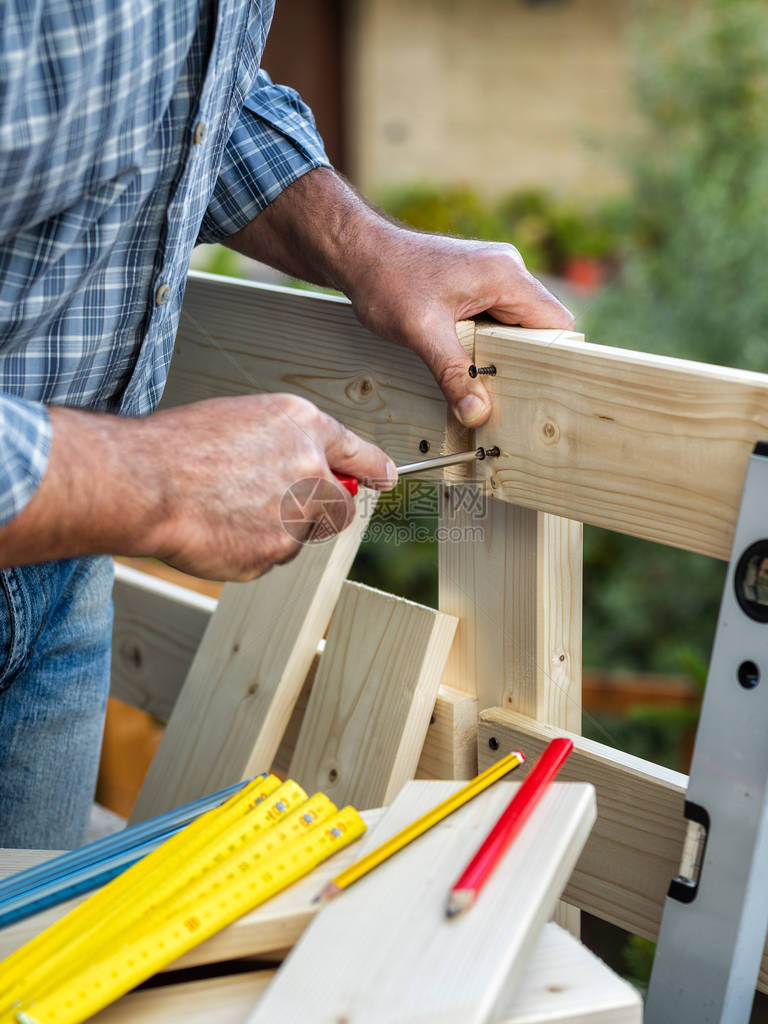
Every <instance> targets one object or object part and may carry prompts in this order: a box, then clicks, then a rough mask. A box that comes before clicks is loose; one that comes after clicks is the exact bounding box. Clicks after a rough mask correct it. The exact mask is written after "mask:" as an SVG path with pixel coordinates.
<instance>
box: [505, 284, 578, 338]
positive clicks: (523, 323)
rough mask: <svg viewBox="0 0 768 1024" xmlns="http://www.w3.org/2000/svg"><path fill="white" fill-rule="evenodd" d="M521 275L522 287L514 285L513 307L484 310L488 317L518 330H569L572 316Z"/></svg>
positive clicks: (541, 285) (572, 321) (552, 297)
mask: <svg viewBox="0 0 768 1024" xmlns="http://www.w3.org/2000/svg"><path fill="white" fill-rule="evenodd" d="M523 273H524V275H525V281H524V285H525V287H523V288H521V287H520V283H519V282H518V285H517V289H516V293H515V301H514V303H510V304H509V305H508V304H507V303H504V302H502V303H499V305H498V306H494V307H492V308H491V309H489V310H488V312H489V313H490V314H491V316H493V317H495V318H496V319H497V320H500V321H501V322H502V323H505V324H518V325H519V326H520V327H539V328H542V329H552V328H554V329H560V330H566V331H568V330H571V329H572V327H573V323H574V319H575V318H574V316H573V313H571V311H570V310H569V309H568V308H567V307H566V306H564V305H563V304H562V302H560V300H559V299H557V298H556V297H555V296H554V295H553V294H552V292H550V291H549V290H548V289H547V288H545V287H544V285H543V284H542V283H541V281H539V280H537V279H536V278H535V277H534V276H533V275H532V274H530V273H529V272H528V271H527V270H524V271H523Z"/></svg>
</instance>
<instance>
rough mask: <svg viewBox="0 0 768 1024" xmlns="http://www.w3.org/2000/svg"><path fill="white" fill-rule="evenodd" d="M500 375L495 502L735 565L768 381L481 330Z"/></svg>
mask: <svg viewBox="0 0 768 1024" xmlns="http://www.w3.org/2000/svg"><path fill="white" fill-rule="evenodd" d="M475 347H476V355H477V359H478V361H480V360H485V361H488V362H492V363H494V364H495V365H496V367H497V371H498V372H497V375H496V376H495V377H489V378H487V381H488V388H489V390H490V391H491V393H492V395H493V396H494V404H493V408H492V413H491V418H490V420H489V422H488V423H487V424H486V425H485V426H484V427H482V428H481V429H480V430H478V431H477V439H478V443H479V444H483V443H485V444H498V445H499V446H500V447H501V449H502V456H501V458H499V459H495V460H493V465H492V466H491V464H490V462H487V463H485V464H484V465H482V466H481V467H480V472H481V473H482V475H483V476H484V477H486V478H487V479H488V482H489V484H490V482H491V481H492V482H493V484H494V485H495V490H494V494H495V495H497V496H499V497H503V498H504V499H506V500H507V501H511V502H514V503H516V504H518V505H525V506H528V507H532V508H537V509H540V510H542V511H545V512H553V513H556V514H558V515H565V516H570V517H572V518H575V519H579V520H582V521H583V522H586V523H593V524H594V525H596V526H603V527H606V528H608V529H611V530H618V531H620V532H623V533H629V534H633V535H634V536H637V537H645V538H647V539H649V540H655V541H659V542H661V543H663V544H670V545H672V546H673V547H680V548H685V549H686V550H690V551H698V552H701V553H702V554H707V555H713V556H714V557H716V558H723V559H727V558H728V557H729V556H730V549H731V541H732V536H733V529H734V526H735V523H736V517H737V514H738V509H739V502H740V499H741V492H742V488H743V485H744V475H745V472H746V468H747V459H748V458H749V455H750V453H751V451H752V448H753V447H754V444H755V442H756V441H758V440H761V439H763V438H765V437H768V376H766V375H763V374H757V373H749V372H747V371H745V370H736V369H730V368H725V367H720V366H710V365H705V364H703V363H693V362H688V361H684V360H678V359H669V358H665V357H663V356H656V355H650V354H647V353H642V352H631V351H627V350H624V349H616V348H608V347H607V346H602V345H584V344H581V343H580V342H579V341H578V340H577V339H576V338H574V337H573V336H572V335H569V334H567V333H563V332H559V331H524V330H522V329H520V328H510V327H502V326H498V325H493V326H490V325H487V324H484V325H481V326H478V328H477V331H476V336H475Z"/></svg>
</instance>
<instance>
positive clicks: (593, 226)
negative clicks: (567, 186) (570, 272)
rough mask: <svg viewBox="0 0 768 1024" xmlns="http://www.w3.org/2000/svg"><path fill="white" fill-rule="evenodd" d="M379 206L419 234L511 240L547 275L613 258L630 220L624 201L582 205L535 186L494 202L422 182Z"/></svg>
mask: <svg viewBox="0 0 768 1024" xmlns="http://www.w3.org/2000/svg"><path fill="white" fill-rule="evenodd" d="M380 203H381V206H382V209H384V210H385V211H386V212H387V213H389V214H390V215H391V216H393V217H397V218H398V219H399V220H402V221H404V222H405V223H406V224H410V225H411V226H412V227H415V228H418V229H419V230H420V231H437V232H441V233H443V234H449V235H461V236H463V237H465V238H481V239H492V240H495V241H503V242H512V243H513V244H514V245H516V246H517V248H518V249H519V250H520V253H521V254H522V256H523V259H524V260H525V262H526V264H527V265H528V267H530V269H531V270H534V271H538V272H539V273H549V274H560V273H563V272H564V270H565V269H566V267H567V264H568V261H569V260H571V259H575V258H582V259H584V258H588V259H597V260H602V261H608V262H610V261H613V260H615V259H616V258H617V257H618V254H619V249H620V244H621V240H622V238H623V236H624V234H625V225H626V223H627V222H628V219H629V213H628V211H627V204H626V201H625V200H623V199H622V200H616V199H611V200H605V201H602V202H600V203H594V204H592V205H591V206H585V205H584V204H583V203H582V204H576V203H569V202H566V201H564V200H562V199H559V198H557V197H555V196H552V195H550V194H548V193H547V192H545V191H543V190H541V189H536V188H531V189H522V190H520V191H517V192H512V193H510V194H509V195H507V196H504V197H503V198H502V199H500V200H499V201H498V202H495V203H492V202H489V201H487V200H485V199H484V198H483V197H482V196H481V195H480V193H479V192H478V191H476V190H475V189H473V188H471V187H470V186H468V185H459V186H451V185H446V186H437V185H429V184H424V183H421V184H411V185H404V186H400V187H398V188H396V189H390V190H389V191H387V192H385V193H384V194H383V195H382V196H381V197H380Z"/></svg>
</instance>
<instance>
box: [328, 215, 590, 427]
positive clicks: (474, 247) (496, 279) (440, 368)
mask: <svg viewBox="0 0 768 1024" xmlns="http://www.w3.org/2000/svg"><path fill="white" fill-rule="evenodd" d="M347 294H348V295H349V297H350V299H351V300H352V305H353V307H354V309H355V312H356V313H357V316H358V317H359V319H360V320H361V321H362V322H363V323H364V324H365V325H366V326H367V327H370V328H371V330H372V331H374V332H375V333H376V334H378V335H379V336H380V337H382V338H387V339H389V340H390V341H396V342H399V343H400V344H403V345H408V346H409V347H410V348H412V349H413V350H414V351H415V352H418V354H419V355H420V356H421V357H422V359H423V360H424V362H425V363H426V364H427V366H428V367H429V368H430V370H431V371H432V373H433V374H434V376H435V380H436V381H437V383H438V384H439V385H440V387H441V389H442V391H443V394H444V395H445V397H446V399H447V400H448V402H449V404H450V406H451V408H452V409H453V412H454V415H455V416H456V417H457V418H458V419H459V420H460V421H461V422H462V423H463V424H464V425H465V426H467V427H473V426H479V425H480V424H481V423H484V422H485V421H486V420H487V419H488V416H489V414H490V411H491V410H490V404H489V400H488V392H487V391H486V389H485V387H484V385H483V383H482V381H481V380H480V379H479V378H476V379H475V380H472V378H471V377H470V376H469V373H468V370H469V366H470V363H471V360H470V359H468V358H467V355H466V353H465V351H464V349H463V348H462V346H461V345H460V344H459V341H458V338H457V337H456V323H457V321H459V320H464V319H466V318H468V317H471V316H475V314H477V313H484V312H487V313H490V314H491V316H494V317H496V319H497V320H501V321H502V322H503V323H507V324H519V325H520V326H522V327H556V328H569V327H570V326H571V324H572V323H573V317H572V316H571V314H570V313H569V312H568V310H567V309H566V308H565V306H563V305H561V304H560V302H558V300H557V299H556V298H555V297H554V296H553V295H551V294H550V293H549V292H548V291H547V289H546V288H545V287H544V285H542V284H541V283H540V282H539V281H537V280H536V278H535V277H532V276H531V274H529V273H528V271H527V270H526V269H525V264H524V263H523V260H522V257H521V256H520V253H519V252H518V251H517V249H515V248H514V246H511V245H504V244H502V243H498V242H475V241H471V240H465V239H459V238H445V237H442V236H440V235H425V234H417V233H415V232H412V231H406V230H401V231H400V232H399V236H398V237H395V238H394V239H392V244H391V245H390V247H389V248H388V249H386V250H383V251H382V255H381V258H379V259H377V260H376V261H375V262H374V263H373V264H372V265H364V266H361V267H359V268H356V272H355V273H354V275H353V276H352V278H351V281H350V284H349V286H348V292H347Z"/></svg>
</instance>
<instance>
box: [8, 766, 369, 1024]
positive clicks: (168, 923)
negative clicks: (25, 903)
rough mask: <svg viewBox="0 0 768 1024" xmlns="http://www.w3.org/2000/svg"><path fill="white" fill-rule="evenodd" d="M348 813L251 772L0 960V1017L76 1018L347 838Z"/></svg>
mask: <svg viewBox="0 0 768 1024" xmlns="http://www.w3.org/2000/svg"><path fill="white" fill-rule="evenodd" d="M364 831H365V824H364V822H363V820H362V818H361V817H360V816H359V814H358V813H357V811H355V810H354V808H352V807H346V808H344V809H343V810H341V811H339V810H337V809H336V807H335V805H334V804H333V803H332V802H331V801H330V800H329V799H328V798H327V797H326V796H324V795H323V794H322V793H318V794H316V795H315V796H313V797H312V798H311V799H307V796H306V793H304V791H303V790H302V789H301V787H300V786H298V785H296V783H295V782H291V781H288V782H285V783H282V784H281V783H280V781H279V780H278V779H277V778H275V777H274V776H269V777H268V778H267V779H257V780H255V781H254V783H252V784H251V785H250V786H248V787H246V788H245V789H243V790H241V791H240V792H239V793H237V794H236V795H235V796H234V797H233V798H231V799H230V800H229V801H227V803H225V804H223V805H222V806H221V807H218V808H214V809H213V810H212V811H209V812H208V813H207V814H205V815H202V816H201V817H200V818H199V819H197V821H195V822H193V823H192V824H191V825H189V826H188V827H187V828H186V829H184V830H182V831H181V832H179V833H177V834H176V835H175V836H173V837H172V838H171V839H169V840H168V842H167V843H165V844H164V845H163V846H161V847H158V849H157V850H155V851H154V852H153V853H151V854H150V855H149V856H148V857H145V858H144V859H143V860H142V861H139V862H138V863H137V864H135V865H134V866H133V867H132V868H130V869H129V870H128V871H126V872H125V873H124V874H123V875H120V876H119V877H118V878H116V879H114V880H113V881H112V882H110V883H109V884H108V885H106V886H105V887H104V888H103V889H101V890H100V891H99V892H98V893H96V894H95V895H94V896H92V897H91V898H90V899H88V900H86V901H85V902H84V903H82V904H81V905H80V906H79V907H77V908H75V910H73V911H72V912H71V913H70V914H68V915H67V916H66V917H64V918H62V919H61V920H60V921H58V922H57V923H56V924H54V925H53V926H52V927H51V928H49V929H48V930H47V931H45V932H43V933H42V934H41V935H39V936H37V937H36V938H35V939H33V940H32V941H31V942H30V943H28V944H27V945H26V946H24V947H22V949H20V950H18V951H17V952H16V953H14V954H13V955H12V956H10V957H9V958H8V959H7V960H5V961H4V962H3V963H0V1022H2V1024H6V1022H8V1024H11V1022H13V1024H77V1022H79V1021H82V1020H85V1019H86V1018H87V1017H90V1016H91V1015H92V1014H94V1013H96V1012H97V1011H98V1010H100V1009H101V1008H102V1007H104V1006H106V1005H107V1004H108V1003H110V1002H112V1001H113V1000H114V999H117V998H118V997H119V996H121V995H122V994H123V993H125V992H127V991H129V990H130V989H131V988H133V987H135V986H136V985H138V984H140V983H141V982H142V981H144V980H145V979H146V978H148V977H150V976H151V975H152V974H154V973H155V972H156V971H157V970H159V969H160V968H162V967H164V966H165V965H166V964H168V963H170V962H171V961H172V960H175V959H176V958H177V957H179V956H181V955H182V953H185V952H186V951H187V950H189V949H191V948H192V947H193V946H195V945H197V944H198V943H199V942H202V941H203V940H204V939H206V938H208V937H209V936H210V935H213V934H214V933H215V932H216V931H218V930H219V929H220V928H223V927H224V925H226V924H229V923H230V922H231V921H234V920H235V919H236V918H238V917H240V916H241V915H242V914H244V913H247V912H248V911H249V910H251V909H253V908H254V907H255V906H258V904H260V903H262V902H264V900H266V899H269V897H271V896H273V895H275V894H276V893H277V892H280V891H281V890H282V889H284V888H286V887H287V886H288V885H291V884H292V883H293V882H295V881H297V880H298V879H299V878H301V877H302V876H303V875H306V874H307V873H308V872H309V871H311V870H312V869H313V868H314V867H316V866H317V865H318V864H319V863H320V862H321V861H323V860H325V859H326V858H327V857H330V856H331V855H332V854H334V853H335V852H336V851H337V850H339V849H341V848H342V847H343V846H345V845H347V844H348V843H350V842H352V841H353V840H354V839H357V838H358V837H359V836H360V835H362V834H363V832H364Z"/></svg>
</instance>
